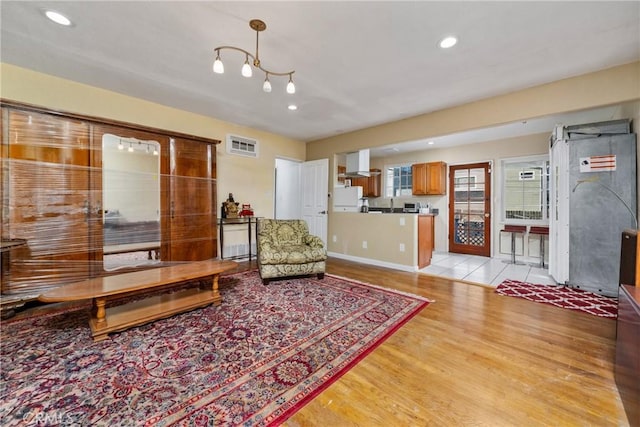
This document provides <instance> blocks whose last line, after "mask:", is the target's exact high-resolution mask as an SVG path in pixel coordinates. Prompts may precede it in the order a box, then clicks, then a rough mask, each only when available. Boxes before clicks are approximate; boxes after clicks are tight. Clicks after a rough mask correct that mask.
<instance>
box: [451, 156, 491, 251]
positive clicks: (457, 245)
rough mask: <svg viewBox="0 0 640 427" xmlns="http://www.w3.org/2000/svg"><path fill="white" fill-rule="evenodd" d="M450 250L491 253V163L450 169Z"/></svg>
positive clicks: (458, 166) (457, 166)
mask: <svg viewBox="0 0 640 427" xmlns="http://www.w3.org/2000/svg"><path fill="white" fill-rule="evenodd" d="M449 189H450V191H449V252H455V253H461V254H470V255H481V256H491V164H490V163H473V164H467V165H456V166H450V168H449Z"/></svg>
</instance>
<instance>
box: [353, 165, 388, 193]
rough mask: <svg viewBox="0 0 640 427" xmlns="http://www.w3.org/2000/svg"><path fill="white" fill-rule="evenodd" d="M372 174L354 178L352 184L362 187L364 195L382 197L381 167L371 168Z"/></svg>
mask: <svg viewBox="0 0 640 427" xmlns="http://www.w3.org/2000/svg"><path fill="white" fill-rule="evenodd" d="M369 172H371V176H369V177H362V178H352V179H351V185H352V186H354V187H355V186H360V187H362V197H380V195H381V194H382V171H381V170H380V169H370V170H369Z"/></svg>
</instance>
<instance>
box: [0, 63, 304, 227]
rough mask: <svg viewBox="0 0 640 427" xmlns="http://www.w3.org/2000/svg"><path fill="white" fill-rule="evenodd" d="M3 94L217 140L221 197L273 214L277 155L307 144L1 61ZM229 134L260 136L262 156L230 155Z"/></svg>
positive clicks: (300, 152)
mask: <svg viewBox="0 0 640 427" xmlns="http://www.w3.org/2000/svg"><path fill="white" fill-rule="evenodd" d="M0 97H1V98H2V99H6V100H13V101H19V102H24V103H29V104H34V105H38V106H42V107H47V108H51V109H56V110H60V111H67V112H73V113H78V114H85V115H90V116H96V117H102V118H107V119H112V120H120V121H125V122H130V123H136V124H140V125H145V126H151V127H155V128H160V129H166V130H170V131H176V132H182V133H186V134H192V135H197V136H202V137H206V138H212V139H218V140H220V141H222V143H221V144H220V145H218V148H217V152H218V159H217V161H218V164H217V172H218V201H219V202H222V201H224V200H225V199H226V198H227V195H228V193H230V192H232V193H233V195H234V198H235V200H236V201H237V202H241V203H251V205H252V207H253V208H254V210H255V213H256V215H259V216H265V217H273V188H274V182H273V179H274V178H273V177H274V173H273V171H274V168H275V158H276V157H286V158H289V159H294V160H304V159H305V155H306V148H305V145H304V144H303V143H302V142H300V141H297V140H293V139H289V138H286V137H283V136H280V135H276V134H272V133H268V132H263V131H259V130H256V129H252V128H248V127H244V126H240V125H236V124H234V123H229V122H224V121H222V120H217V119H215V118H212V117H206V116H202V115H199V114H194V113H190V112H187V111H183V110H178V109H175V108H170V107H166V106H163V105H160V104H155V103H152V102H148V101H144V100H142V99H137V98H133V97H130V96H126V95H123V94H120V93H116V92H111V91H107V90H103V89H99V88H96V87H92V86H88V85H84V84H80V83H76V82H73V81H70V80H65V79H61V78H58V77H53V76H50V75H46V74H42V73H37V72H34V71H31V70H27V69H24V68H20V67H16V66H13V65H10V64H5V63H1V64H0ZM227 133H233V134H236V135H240V136H246V137H249V138H255V139H257V140H258V141H259V144H260V146H259V150H260V157H259V158H258V159H250V158H243V157H239V156H234V155H228V154H227V153H226V151H225V150H226V148H225V145H224V144H225V138H226V134H227Z"/></svg>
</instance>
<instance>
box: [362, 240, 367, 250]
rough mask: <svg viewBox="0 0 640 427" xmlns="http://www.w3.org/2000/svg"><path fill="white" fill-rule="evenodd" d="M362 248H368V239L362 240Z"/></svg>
mask: <svg viewBox="0 0 640 427" xmlns="http://www.w3.org/2000/svg"><path fill="white" fill-rule="evenodd" d="M362 249H367V241H366V240H363V241H362Z"/></svg>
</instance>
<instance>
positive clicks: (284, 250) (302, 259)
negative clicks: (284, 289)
mask: <svg viewBox="0 0 640 427" xmlns="http://www.w3.org/2000/svg"><path fill="white" fill-rule="evenodd" d="M257 235H258V241H257V248H258V269H259V271H260V277H261V278H262V282H263V283H264V284H265V285H266V284H268V283H269V280H270V279H273V278H276V277H289V276H303V275H310V274H317V275H318V278H319V279H322V278H323V277H324V270H325V261H326V259H327V251H326V249H325V248H324V244H323V243H322V239H320V238H319V237H317V236H313V235H311V234H309V227H308V226H307V223H306V221H304V220H297V219H259V220H258V230H257Z"/></svg>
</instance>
